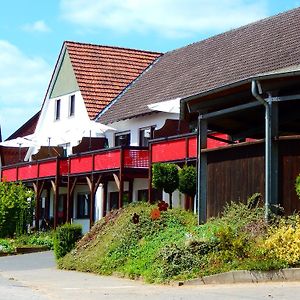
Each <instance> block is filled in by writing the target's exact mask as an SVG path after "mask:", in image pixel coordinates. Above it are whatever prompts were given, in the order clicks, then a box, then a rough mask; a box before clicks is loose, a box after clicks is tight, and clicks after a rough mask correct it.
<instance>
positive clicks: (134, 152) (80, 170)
mask: <svg viewBox="0 0 300 300" xmlns="http://www.w3.org/2000/svg"><path fill="white" fill-rule="evenodd" d="M148 167H149V152H148V149H146V148H141V147H116V148H110V149H103V150H97V151H92V152H85V153H81V154H77V155H72V156H69V157H58V158H48V159H42V160H38V161H32V162H29V163H19V164H15V165H10V166H4V167H2V170H1V173H2V174H1V179H2V181H30V180H35V179H46V178H49V179H51V178H55V177H56V176H72V175H80V174H91V173H101V172H107V171H110V170H120V169H148Z"/></svg>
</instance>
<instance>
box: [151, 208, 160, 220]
mask: <svg viewBox="0 0 300 300" xmlns="http://www.w3.org/2000/svg"><path fill="white" fill-rule="evenodd" d="M159 218H160V211H159V209H158V208H154V209H152V211H151V219H152V221H154V220H157V219H159Z"/></svg>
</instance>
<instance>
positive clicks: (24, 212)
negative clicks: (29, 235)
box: [0, 182, 34, 237]
mask: <svg viewBox="0 0 300 300" xmlns="http://www.w3.org/2000/svg"><path fill="white" fill-rule="evenodd" d="M33 198H34V193H33V191H32V190H30V189H28V188H26V187H25V186H24V185H23V184H21V183H12V182H1V183H0V237H7V236H13V235H14V234H16V235H20V234H23V233H25V232H26V226H27V224H30V223H31V221H32V215H33V209H34V201H33Z"/></svg>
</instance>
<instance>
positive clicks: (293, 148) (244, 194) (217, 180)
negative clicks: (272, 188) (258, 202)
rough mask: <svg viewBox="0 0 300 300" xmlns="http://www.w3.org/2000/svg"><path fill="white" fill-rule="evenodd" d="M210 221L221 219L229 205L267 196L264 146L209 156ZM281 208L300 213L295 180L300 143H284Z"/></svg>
mask: <svg viewBox="0 0 300 300" xmlns="http://www.w3.org/2000/svg"><path fill="white" fill-rule="evenodd" d="M207 159H208V174H207V178H208V182H207V217H212V216H217V215H218V214H219V213H220V212H221V211H222V210H223V208H224V206H225V204H226V202H230V201H242V202H245V201H247V199H248V197H249V196H251V195H252V194H254V193H257V192H258V193H261V194H262V195H263V196H264V169H265V168H264V144H263V142H261V143H254V144H251V143H250V144H246V145H243V144H241V145H238V146H234V147H230V148H227V149H218V150H214V151H209V152H207ZM279 166H280V167H279V174H280V180H279V193H280V205H281V206H282V207H283V208H284V210H285V213H286V214H290V213H292V212H294V211H299V210H300V200H299V199H298V197H297V195H296V193H295V178H296V176H297V175H298V174H299V173H300V140H281V141H280V158H279Z"/></svg>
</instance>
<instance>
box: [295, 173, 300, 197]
mask: <svg viewBox="0 0 300 300" xmlns="http://www.w3.org/2000/svg"><path fill="white" fill-rule="evenodd" d="M295 190H296V194H297V196H298V197H299V199H300V174H299V175H298V176H297V177H296V181H295Z"/></svg>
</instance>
